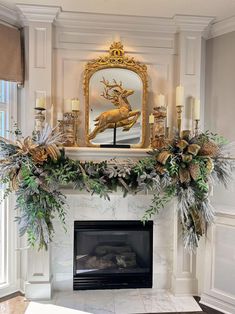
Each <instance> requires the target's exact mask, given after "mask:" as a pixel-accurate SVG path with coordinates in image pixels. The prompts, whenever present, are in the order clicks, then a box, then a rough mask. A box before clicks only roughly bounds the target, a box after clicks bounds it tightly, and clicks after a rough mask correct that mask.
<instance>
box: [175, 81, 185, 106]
mask: <svg viewBox="0 0 235 314" xmlns="http://www.w3.org/2000/svg"><path fill="white" fill-rule="evenodd" d="M183 101H184V87H183V86H182V85H179V86H177V87H176V107H178V106H183Z"/></svg>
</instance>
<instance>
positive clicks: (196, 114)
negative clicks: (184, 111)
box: [193, 98, 200, 120]
mask: <svg viewBox="0 0 235 314" xmlns="http://www.w3.org/2000/svg"><path fill="white" fill-rule="evenodd" d="M193 119H194V120H200V100H199V99H197V98H195V100H194V106H193Z"/></svg>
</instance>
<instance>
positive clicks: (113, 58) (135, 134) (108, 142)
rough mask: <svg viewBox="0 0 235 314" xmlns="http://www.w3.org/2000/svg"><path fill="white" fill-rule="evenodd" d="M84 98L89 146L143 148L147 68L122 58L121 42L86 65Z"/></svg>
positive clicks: (123, 56)
mask: <svg viewBox="0 0 235 314" xmlns="http://www.w3.org/2000/svg"><path fill="white" fill-rule="evenodd" d="M84 95H85V128H86V144H87V145H88V146H95V147H143V145H144V141H145V129H146V102H147V67H146V65H145V64H142V63H140V62H138V61H136V60H135V59H134V58H133V57H129V56H127V55H125V52H124V49H123V45H122V44H121V42H114V43H113V44H112V45H111V46H110V49H109V53H108V54H107V55H104V56H101V57H99V58H97V59H94V60H91V61H89V62H88V63H87V64H86V67H85V73H84Z"/></svg>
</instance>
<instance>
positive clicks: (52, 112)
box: [51, 104, 54, 128]
mask: <svg viewBox="0 0 235 314" xmlns="http://www.w3.org/2000/svg"><path fill="white" fill-rule="evenodd" d="M53 119H54V105H53V104H51V127H52V128H53V122H54V121H53Z"/></svg>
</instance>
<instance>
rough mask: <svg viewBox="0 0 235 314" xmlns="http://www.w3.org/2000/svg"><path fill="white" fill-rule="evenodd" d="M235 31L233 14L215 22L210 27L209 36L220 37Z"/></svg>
mask: <svg viewBox="0 0 235 314" xmlns="http://www.w3.org/2000/svg"><path fill="white" fill-rule="evenodd" d="M234 31H235V16H232V17H229V18H227V19H224V20H222V21H218V22H215V23H214V24H213V25H212V27H211V29H210V34H209V38H214V37H218V36H221V35H224V34H227V33H230V32H234Z"/></svg>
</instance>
